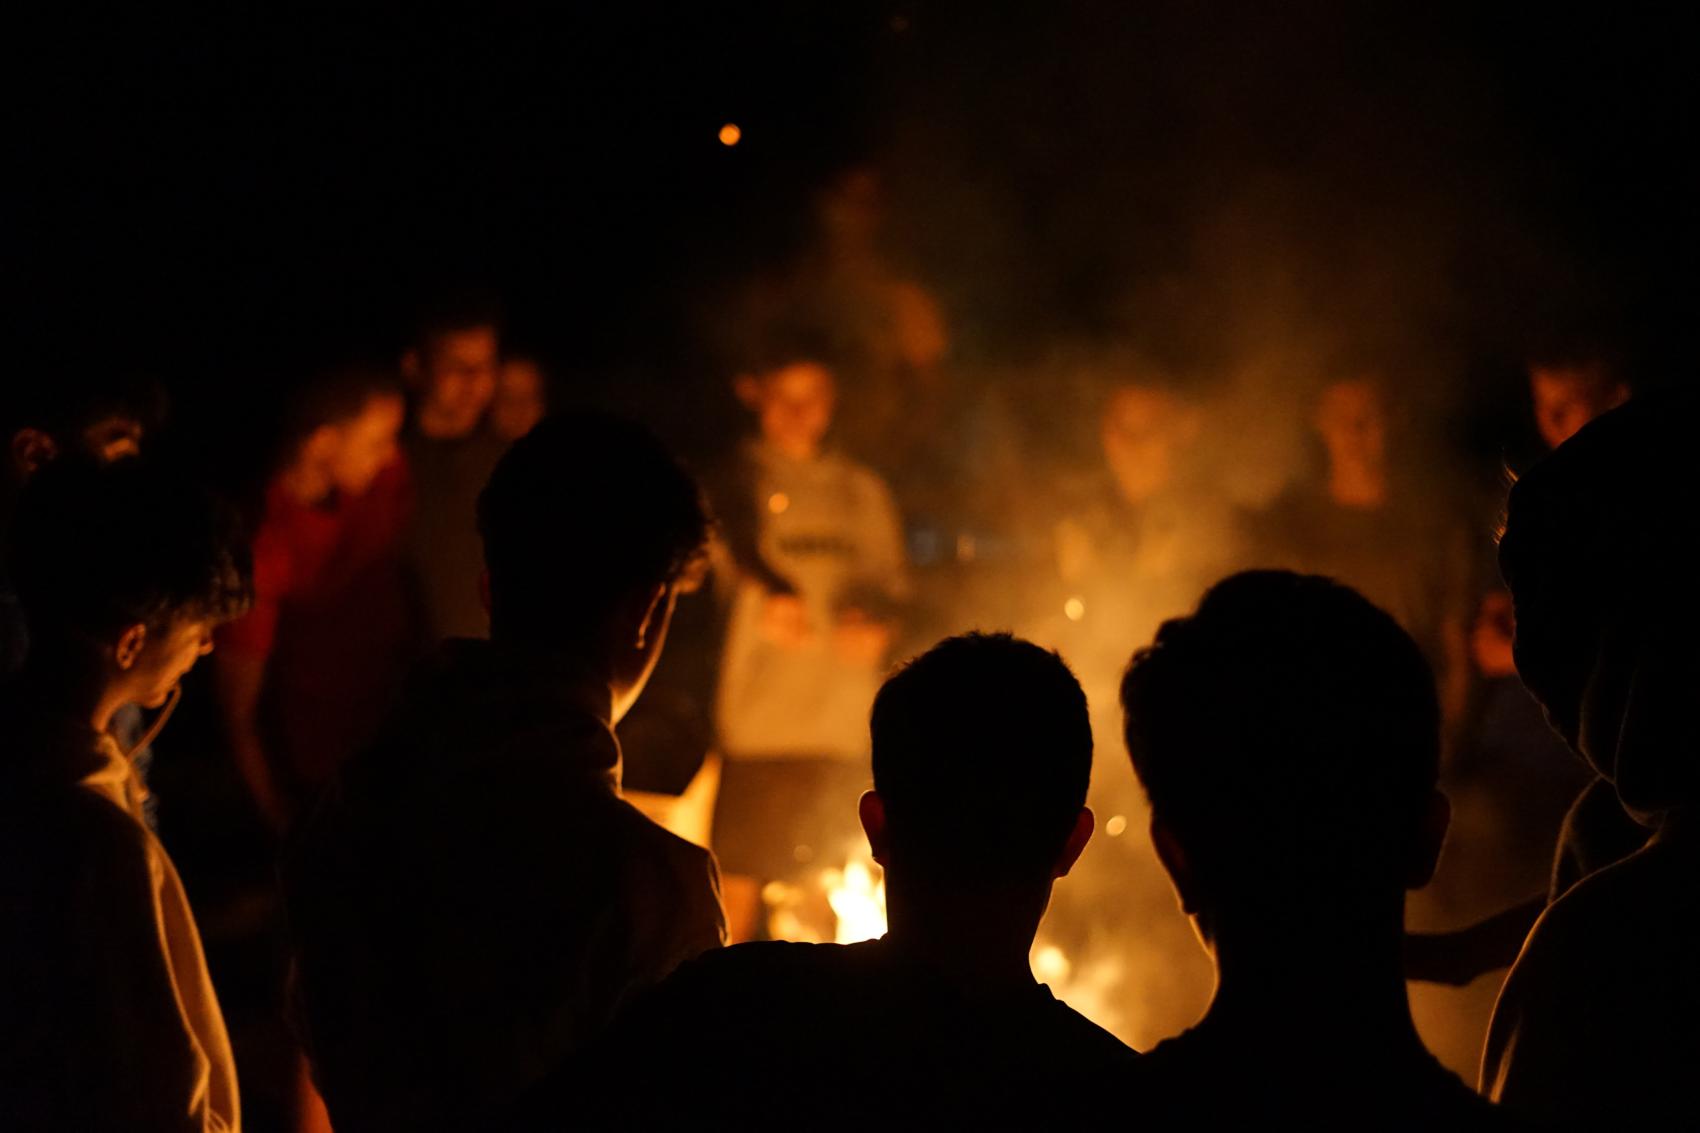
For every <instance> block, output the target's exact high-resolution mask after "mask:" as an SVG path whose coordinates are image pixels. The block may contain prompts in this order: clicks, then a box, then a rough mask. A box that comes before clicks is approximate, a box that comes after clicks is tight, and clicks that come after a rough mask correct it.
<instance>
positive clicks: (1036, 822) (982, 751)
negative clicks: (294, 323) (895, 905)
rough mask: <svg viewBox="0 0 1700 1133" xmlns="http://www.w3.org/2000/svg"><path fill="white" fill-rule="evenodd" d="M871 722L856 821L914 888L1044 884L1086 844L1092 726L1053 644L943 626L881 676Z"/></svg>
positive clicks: (1037, 886) (886, 863)
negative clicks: (866, 782) (869, 763)
mask: <svg viewBox="0 0 1700 1133" xmlns="http://www.w3.org/2000/svg"><path fill="white" fill-rule="evenodd" d="M870 731H871V733H872V741H873V771H874V789H873V791H871V792H869V793H868V794H867V795H865V796H864V797H863V801H862V822H863V825H864V827H865V828H866V829H867V832H868V840H869V842H870V843H871V844H872V847H873V850H874V857H875V860H877V861H879V862H880V864H882V865H884V866H886V867H887V868H888V869H890V870H892V871H893V872H894V876H895V875H896V874H897V873H899V872H900V873H901V874H902V875H903V877H904V878H905V879H907V881H908V882H909V883H910V884H911V885H913V886H915V887H916V888H922V889H931V890H935V891H941V890H942V891H949V890H954V889H963V890H969V891H972V890H974V889H977V888H981V887H987V888H993V889H1005V888H1009V887H1031V888H1034V889H1042V890H1043V891H1045V892H1048V891H1049V886H1050V883H1051V882H1052V881H1053V880H1055V879H1056V878H1058V877H1061V876H1062V875H1063V874H1066V873H1067V872H1068V870H1069V868H1070V867H1071V866H1072V865H1073V864H1074V860H1075V858H1077V857H1078V856H1079V855H1080V852H1081V850H1083V849H1084V848H1085V846H1086V841H1087V839H1088V838H1089V837H1090V836H1091V833H1092V815H1091V812H1090V811H1088V810H1087V809H1086V788H1087V781H1088V779H1089V777H1090V775H1091V771H1092V728H1091V725H1090V723H1089V722H1088V719H1087V714H1086V694H1085V693H1083V692H1082V691H1081V689H1080V683H1079V682H1078V681H1076V680H1075V679H1074V674H1073V673H1071V672H1069V669H1068V666H1067V665H1065V664H1064V663H1063V661H1062V658H1060V657H1058V656H1057V655H1056V654H1055V653H1051V652H1048V651H1046V650H1044V649H1041V648H1039V647H1038V646H1037V645H1034V644H1032V643H1031V642H1027V641H1022V640H1020V639H1018V638H1014V637H1011V636H1010V635H1008V634H1001V633H1000V634H979V633H971V634H966V635H964V636H961V637H952V638H947V639H946V640H944V641H942V642H940V643H939V644H938V645H935V646H934V647H933V648H932V649H929V650H928V651H927V652H925V653H923V654H921V655H920V656H919V657H916V658H915V659H914V660H912V661H910V662H909V663H908V664H906V665H904V666H903V667H902V668H901V669H899V670H898V671H897V673H896V674H895V675H894V676H892V677H891V679H889V680H887V681H886V682H885V685H884V687H882V688H881V689H880V691H879V695H878V696H877V697H876V698H875V700H874V707H873V715H872V718H871V721H870Z"/></svg>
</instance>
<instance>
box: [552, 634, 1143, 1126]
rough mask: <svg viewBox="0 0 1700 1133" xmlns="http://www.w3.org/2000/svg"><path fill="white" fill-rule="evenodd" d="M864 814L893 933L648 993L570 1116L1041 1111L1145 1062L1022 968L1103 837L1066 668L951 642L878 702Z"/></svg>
mask: <svg viewBox="0 0 1700 1133" xmlns="http://www.w3.org/2000/svg"><path fill="white" fill-rule="evenodd" d="M870 730H871V732H872V737H873V771H874V789H873V790H872V791H869V792H867V793H866V794H864V795H863V796H862V800H861V804H860V813H861V821H862V826H863V829H864V830H865V831H866V833H867V837H868V844H869V846H870V847H872V850H873V854H874V859H875V860H876V861H878V862H879V863H880V864H882V865H883V866H885V869H886V895H887V896H886V899H887V903H888V908H889V915H890V924H891V929H890V932H889V933H888V934H887V935H886V936H884V937H882V938H880V939H878V940H869V941H864V942H862V943H859V944H850V945H837V944H802V943H794V942H782V941H772V942H758V943H751V944H740V945H733V946H732V947H730V948H726V949H723V950H721V951H718V952H714V953H711V954H709V955H707V956H704V957H702V958H700V959H698V960H696V961H694V962H692V963H690V964H687V965H685V966H684V967H683V968H681V969H680V970H679V971H678V972H677V973H675V974H674V975H673V977H672V978H670V979H669V980H667V981H666V982H665V983H663V984H662V985H661V986H660V987H658V988H656V989H655V990H654V991H653V992H652V993H651V994H650V995H648V996H646V997H644V998H643V999H641V1000H639V1001H638V1002H637V1003H636V1004H635V1005H634V1007H633V1009H632V1010H631V1011H630V1012H629V1013H628V1014H626V1015H625V1016H624V1017H623V1018H622V1019H621V1020H620V1021H619V1022H618V1023H617V1024H616V1026H615V1029H614V1031H613V1032H612V1034H611V1037H610V1039H609V1041H608V1042H607V1043H606V1044H604V1045H603V1046H602V1047H601V1048H599V1049H598V1051H597V1052H596V1055H595V1057H594V1058H593V1059H591V1060H590V1062H589V1065H588V1066H587V1067H581V1068H580V1069H579V1071H578V1076H577V1077H576V1079H574V1078H572V1076H569V1082H576V1083H577V1084H564V1085H563V1088H562V1089H561V1090H560V1091H559V1093H558V1095H557V1097H556V1098H555V1099H554V1100H555V1104H556V1106H557V1107H558V1108H557V1115H558V1117H559V1118H560V1119H561V1120H562V1121H563V1122H564V1123H571V1122H572V1121H573V1120H574V1119H575V1118H577V1119H579V1120H583V1119H584V1117H585V1114H584V1112H583V1111H582V1110H579V1109H577V1107H579V1106H580V1105H582V1104H583V1103H584V1101H585V1098H586V1096H587V1094H588V1093H589V1091H587V1090H586V1089H583V1088H581V1086H582V1085H584V1084H587V1078H588V1081H592V1082H614V1083H618V1084H619V1086H621V1087H623V1088H620V1089H615V1090H613V1091H612V1092H611V1093H607V1094H606V1095H605V1096H606V1097H607V1099H608V1100H607V1103H606V1104H607V1105H608V1106H610V1107H611V1109H605V1110H601V1111H594V1110H593V1111H592V1113H593V1119H592V1120H591V1122H590V1123H591V1124H592V1125H597V1126H601V1125H622V1126H627V1125H629V1126H630V1127H635V1128H682V1127H687V1126H696V1127H700V1128H728V1127H732V1126H735V1125H747V1126H750V1127H754V1128H771V1127H778V1126H781V1125H791V1126H802V1127H808V1128H820V1127H844V1126H856V1127H861V1128H869V1127H878V1126H882V1125H891V1126H894V1127H901V1128H908V1127H914V1126H918V1125H922V1124H926V1123H929V1122H936V1121H942V1122H948V1123H956V1122H961V1121H966V1120H970V1119H974V1118H979V1119H995V1118H1000V1117H1001V1118H1004V1119H1008V1118H1009V1117H1010V1116H1011V1114H1013V1113H1014V1112H1017V1111H1020V1112H1024V1113H1025V1112H1030V1113H1032V1114H1034V1115H1035V1116H1040V1117H1042V1115H1044V1114H1045V1113H1046V1112H1047V1111H1048V1110H1049V1109H1050V1108H1051V1107H1052V1106H1053V1105H1054V1104H1055V1102H1056V1095H1055V1092H1054V1091H1055V1087H1056V1083H1058V1082H1060V1081H1062V1080H1064V1079H1066V1078H1069V1077H1071V1076H1072V1075H1075V1074H1079V1073H1083V1072H1088V1071H1093V1070H1097V1071H1107V1070H1108V1069H1109V1068H1111V1067H1116V1066H1122V1065H1124V1064H1125V1063H1128V1062H1131V1061H1132V1059H1133V1057H1134V1056H1133V1052H1132V1051H1130V1050H1129V1049H1128V1048H1127V1047H1125V1046H1123V1045H1122V1044H1121V1043H1120V1042H1119V1041H1118V1040H1117V1039H1116V1038H1114V1037H1113V1036H1112V1035H1110V1034H1109V1033H1108V1032H1106V1031H1104V1030H1102V1029H1100V1028H1099V1027H1097V1026H1096V1025H1094V1024H1093V1023H1091V1022H1090V1021H1088V1020H1087V1019H1086V1018H1085V1017H1083V1016H1081V1015H1079V1014H1077V1013H1076V1012H1074V1011H1073V1010H1072V1009H1070V1008H1069V1007H1067V1006H1066V1005H1064V1004H1062V1003H1060V1002H1059V1001H1057V1000H1056V999H1055V998H1053V997H1052V995H1051V993H1050V991H1049V989H1048V988H1046V987H1045V986H1044V985H1043V984H1040V983H1037V982H1035V980H1034V978H1033V974H1032V971H1031V969H1030V968H1029V964H1028V953H1029V951H1030V950H1031V949H1032V947H1033V936H1034V933H1035V931H1036V930H1037V929H1038V927H1039V921H1040V918H1041V917H1043V916H1044V913H1045V907H1046V905H1047V903H1048V902H1049V900H1050V895H1051V887H1052V885H1053V884H1055V882H1056V881H1057V879H1058V878H1061V877H1062V876H1064V875H1065V874H1067V873H1068V871H1069V869H1070V867H1071V866H1073V864H1074V862H1075V859H1076V858H1077V857H1079V855H1080V852H1081V851H1082V850H1083V849H1084V848H1085V847H1086V842H1087V840H1088V839H1089V838H1090V837H1091V835H1092V812H1091V811H1089V810H1087V809H1086V805H1085V803H1086V788H1087V780H1088V777H1089V775H1090V771H1091V765H1092V733H1091V729H1090V726H1089V724H1088V721H1087V715H1086V698H1085V696H1084V694H1083V693H1082V692H1081V690H1080V686H1079V684H1078V683H1077V682H1076V681H1075V679H1074V676H1073V674H1072V673H1070V672H1069V670H1068V667H1067V666H1066V665H1064V664H1063V662H1062V661H1061V659H1060V658H1058V657H1057V655H1056V654H1054V653H1049V652H1047V651H1045V650H1043V649H1040V648H1039V647H1038V646H1036V645H1033V644H1031V643H1029V642H1025V641H1021V640H1019V639H1016V638H1012V637H1010V636H1008V635H1007V634H995V635H981V634H969V635H966V636H963V637H954V638H949V639H947V640H945V641H943V642H941V643H940V644H939V645H937V646H935V647H934V648H933V649H931V650H929V651H928V652H926V653H924V654H922V655H921V656H919V657H917V658H915V659H914V660H912V661H910V662H909V663H908V664H907V665H906V666H904V667H903V668H902V669H901V670H899V671H898V673H897V674H896V675H895V676H893V677H892V678H891V679H890V680H888V681H887V682H886V683H885V686H884V687H883V688H882V689H881V690H880V692H879V695H878V698H877V699H876V700H875V702H874V707H873V715H872V722H871V729H870ZM660 1083H665V1088H656V1087H655V1085H652V1084H660Z"/></svg>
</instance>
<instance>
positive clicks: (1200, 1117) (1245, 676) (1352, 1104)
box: [1121, 571, 1497, 1129]
mask: <svg viewBox="0 0 1700 1133" xmlns="http://www.w3.org/2000/svg"><path fill="white" fill-rule="evenodd" d="M1121 700H1122V707H1123V710H1124V712H1125V713H1126V717H1125V727H1126V740H1127V746H1128V751H1129V754H1130V755H1131V756H1132V759H1133V767H1134V771H1135V773H1136V774H1137V775H1138V777H1139V780H1140V782H1141V784H1143V786H1144V787H1145V790H1146V793H1147V794H1148V795H1149V797H1150V800H1151V838H1152V842H1153V843H1154V844H1155V846H1156V849H1157V855H1158V857H1159V858H1160V859H1161V860H1162V862H1163V865H1164V867H1165V868H1166V869H1167V870H1168V871H1169V875H1170V877H1171V878H1172V879H1173V881H1174V884H1175V890H1176V892H1177V894H1178V895H1179V897H1180V901H1181V907H1182V909H1183V910H1184V911H1185V912H1186V913H1187V914H1188V915H1190V916H1191V917H1192V919H1193V926H1194V928H1195V929H1196V931H1197V933H1198V936H1199V939H1200V941H1201V942H1203V944H1204V946H1205V948H1206V950H1207V951H1208V952H1209V953H1210V954H1211V956H1212V958H1213V959H1214V961H1215V964H1216V975H1217V986H1216V994H1215V996H1214V998H1213V999H1212V1001H1211V1004H1210V1009H1209V1011H1208V1012H1207V1013H1206V1014H1205V1016H1204V1018H1203V1019H1202V1020H1201V1021H1200V1022H1199V1023H1198V1024H1197V1025H1196V1026H1194V1027H1193V1028H1192V1029H1191V1030H1189V1031H1187V1032H1186V1033H1184V1034H1182V1035H1180V1036H1179V1037H1177V1038H1173V1039H1169V1040H1167V1041H1165V1042H1163V1043H1160V1044H1158V1045H1157V1046H1156V1047H1155V1048H1154V1049H1153V1050H1152V1051H1151V1052H1150V1053H1149V1054H1148V1055H1146V1056H1145V1058H1143V1059H1141V1060H1140V1063H1139V1066H1138V1068H1137V1070H1138V1072H1137V1073H1136V1074H1135V1075H1133V1076H1130V1077H1129V1078H1128V1079H1127V1080H1126V1086H1127V1088H1126V1091H1125V1092H1126V1097H1127V1099H1128V1105H1129V1107H1130V1114H1132V1115H1136V1116H1137V1117H1138V1119H1139V1120H1140V1121H1141V1122H1143V1123H1150V1124H1152V1125H1154V1126H1155V1127H1157V1128H1175V1127H1179V1126H1180V1125H1182V1124H1185V1125H1186V1126H1188V1127H1195V1128H1200V1129H1218V1128H1280V1127H1291V1128H1358V1129H1390V1128H1401V1129H1403V1128H1412V1129H1437V1128H1449V1127H1455V1126H1459V1125H1463V1126H1472V1125H1476V1124H1483V1123H1488V1122H1491V1121H1494V1120H1496V1119H1497V1115H1495V1114H1494V1113H1493V1111H1492V1110H1491V1108H1490V1107H1489V1106H1488V1104H1487V1103H1486V1102H1485V1101H1483V1100H1482V1099H1481V1098H1479V1097H1477V1096H1476V1095H1475V1094H1473V1093H1472V1092H1471V1091H1470V1089H1469V1088H1468V1087H1467V1086H1465V1085H1464V1083H1462V1082H1460V1081H1459V1080H1458V1079H1457V1078H1456V1077H1454V1076H1453V1075H1452V1074H1451V1073H1450V1072H1448V1071H1447V1070H1445V1069H1444V1068H1443V1067H1442V1066H1441V1065H1440V1063H1439V1062H1437V1061H1436V1060H1435V1059H1434V1057H1433V1056H1432V1055H1431V1054H1429V1053H1428V1051H1426V1050H1425V1049H1424V1048H1423V1044H1422V1040H1421V1039H1420V1038H1419V1037H1418V1036H1417V1031H1416V1027H1415V1026H1414V1025H1413V1024H1412V1021H1411V1012H1410V1007H1409V1005H1408V1004H1407V1002H1406V997H1405V982H1404V975H1403V972H1402V971H1401V965H1400V948H1401V942H1402V939H1403V932H1404V911H1405V893H1406V891H1407V890H1409V889H1415V888H1419V887H1421V886H1423V885H1424V884H1426V883H1427V882H1428V880H1429V877H1430V876H1431V875H1432V873H1433V872H1434V867H1435V862H1436V860H1437V858H1438V856H1439V854H1440V845H1441V840H1442V838H1443V837H1444V835H1445V832H1446V825H1447V820H1448V817H1449V809H1448V805H1447V801H1446V797H1445V796H1444V795H1442V794H1441V793H1440V792H1439V791H1438V790H1437V789H1436V786H1435V784H1436V781H1437V778H1438V774H1439V762H1440V710H1439V704H1438V701H1437V698H1436V695H1435V688H1434V679H1433V677H1432V675H1431V673H1430V670H1429V667H1428V664H1427V662H1426V661H1424V659H1423V656H1422V654H1421V652H1420V651H1419V650H1418V649H1417V647H1416V644H1415V643H1414V642H1413V641H1412V639H1411V637H1410V635H1409V634H1407V633H1406V632H1405V631H1404V630H1402V629H1401V628H1400V627H1399V625H1398V624H1397V623H1396V622H1395V621H1394V620H1393V619H1392V618H1391V617H1390V616H1389V615H1388V614H1386V613H1384V612H1383V611H1381V610H1379V609H1377V608H1376V607H1375V606H1373V605H1371V604H1370V603H1369V602H1368V601H1367V600H1366V599H1364V598H1363V597H1362V596H1361V595H1359V594H1357V593H1356V592H1355V591H1353V590H1350V589H1348V588H1346V587H1344V586H1341V585H1339V584H1338V583H1335V582H1333V581H1330V580H1328V579H1324V578H1319V577H1315V576H1304V575H1296V574H1290V573H1287V572H1284V571H1253V572H1247V573H1244V574H1238V575H1234V576H1232V577H1230V578H1228V579H1226V580H1224V581H1223V582H1220V583H1218V584H1217V585H1216V586H1214V587H1212V588H1211V590H1210V591H1209V592H1208V593H1207V594H1205V596H1204V600H1203V601H1202V602H1201V603H1200V604H1199V607H1198V609H1197V611H1196V612H1195V613H1193V614H1192V615H1190V616H1189V617H1185V618H1177V619H1175V620H1173V621H1170V622H1168V623H1166V624H1165V625H1164V626H1163V627H1162V628H1161V629H1160V630H1159V631H1158V633H1157V637H1156V640H1155V641H1154V642H1153V643H1152V644H1151V645H1149V646H1147V647H1146V648H1144V649H1141V650H1139V651H1138V652H1137V653H1135V654H1134V657H1133V661H1132V663H1131V665H1130V666H1129V668H1128V672H1127V675H1126V677H1125V678H1124V679H1123V682H1122V692H1121Z"/></svg>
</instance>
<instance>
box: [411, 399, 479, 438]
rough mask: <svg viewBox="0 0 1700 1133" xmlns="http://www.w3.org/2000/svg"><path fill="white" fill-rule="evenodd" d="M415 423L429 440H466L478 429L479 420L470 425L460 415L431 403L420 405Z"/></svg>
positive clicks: (421, 434)
mask: <svg viewBox="0 0 1700 1133" xmlns="http://www.w3.org/2000/svg"><path fill="white" fill-rule="evenodd" d="M413 425H414V428H415V429H417V430H418V431H419V435H420V436H422V437H424V438H425V439H426V440H428V441H459V440H465V439H466V438H467V437H470V436H471V435H472V434H474V433H476V432H477V431H478V422H476V421H474V422H473V423H472V424H471V425H468V424H466V422H464V421H462V420H461V419H460V418H459V417H456V416H454V415H452V414H450V413H447V412H445V411H443V410H441V409H438V408H436V407H434V406H432V405H430V404H429V403H427V404H425V405H421V406H420V407H419V414H418V416H417V417H415V418H414V422H413Z"/></svg>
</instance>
